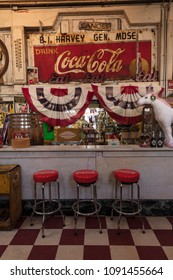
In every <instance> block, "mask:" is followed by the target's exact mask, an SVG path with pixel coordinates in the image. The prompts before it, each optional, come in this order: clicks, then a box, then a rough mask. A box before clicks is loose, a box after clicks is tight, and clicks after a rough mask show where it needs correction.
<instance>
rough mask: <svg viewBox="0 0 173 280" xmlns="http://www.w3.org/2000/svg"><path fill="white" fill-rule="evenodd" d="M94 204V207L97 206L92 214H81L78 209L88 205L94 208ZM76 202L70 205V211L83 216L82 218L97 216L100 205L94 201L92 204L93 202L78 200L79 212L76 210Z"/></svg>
mask: <svg viewBox="0 0 173 280" xmlns="http://www.w3.org/2000/svg"><path fill="white" fill-rule="evenodd" d="M95 203H96V206H97V209H95V210H94V211H93V212H81V211H80V209H81V208H82V207H87V204H89V205H90V206H91V205H92V207H95ZM77 204H78V203H77V202H75V203H74V204H73V205H72V209H73V211H74V212H75V213H76V214H78V215H83V216H92V215H94V214H97V213H98V212H99V211H100V209H101V204H100V203H99V202H98V201H96V202H94V200H80V201H79V210H78V209H77Z"/></svg>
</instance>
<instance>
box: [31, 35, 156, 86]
mask: <svg viewBox="0 0 173 280" xmlns="http://www.w3.org/2000/svg"><path fill="white" fill-rule="evenodd" d="M147 34H148V33H147ZM149 35H150V36H149V37H147V38H148V39H146V34H144V33H141V32H138V30H120V31H118V30H117V31H116V32H96V31H95V32H88V33H83V32H81V33H80V32H79V33H72V34H70V33H69V34H59V33H42V34H41V33H38V34H30V47H31V48H32V50H33V62H34V64H33V65H32V66H34V67H37V68H38V80H39V82H49V83H68V82H70V81H79V82H81V81H82V82H83V83H85V82H86V83H88V82H89V83H90V82H94V83H97V82H103V81H105V80H129V79H135V78H136V74H137V68H138V67H137V66H138V63H139V61H138V60H137V57H138V56H137V54H140V71H142V74H148V73H149V74H150V73H151V72H152V65H153V63H152V62H151V61H152V59H153V41H152V37H151V34H149ZM138 73H139V72H138ZM142 78H143V76H142ZM145 78H146V77H145ZM138 79H141V76H140V77H138ZM147 79H148V76H147ZM150 80H151V79H150Z"/></svg>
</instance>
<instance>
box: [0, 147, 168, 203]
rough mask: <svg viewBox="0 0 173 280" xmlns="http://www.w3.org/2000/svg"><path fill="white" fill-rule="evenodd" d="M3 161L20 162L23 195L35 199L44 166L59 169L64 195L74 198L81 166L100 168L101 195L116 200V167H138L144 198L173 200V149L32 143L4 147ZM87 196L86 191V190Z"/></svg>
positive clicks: (99, 191) (103, 197) (2, 152)
mask: <svg viewBox="0 0 173 280" xmlns="http://www.w3.org/2000/svg"><path fill="white" fill-rule="evenodd" d="M0 164H1V165H2V164H19V165H20V166H21V171H22V198H23V199H33V179H32V174H33V173H34V172H35V171H37V170H40V169H57V170H58V171H59V179H60V187H61V198H62V199H74V198H75V195H76V192H75V191H76V190H75V188H74V185H75V184H74V181H73V179H72V173H73V171H75V170H77V169H83V168H88V169H96V170H97V171H98V172H99V179H98V183H97V187H98V198H99V199H112V198H113V195H114V180H113V177H112V170H114V169H118V168H132V169H137V170H138V171H139V172H140V173H141V178H140V186H141V199H150V200H152V199H154V200H155V199H160V200H162V199H173V178H172V173H173V149H170V148H166V147H163V148H141V147H139V146H137V145H120V146H108V145H107V146H88V147H86V146H31V147H29V148H25V149H13V148H12V147H11V146H4V147H3V148H1V149H0ZM83 197H85V193H83Z"/></svg>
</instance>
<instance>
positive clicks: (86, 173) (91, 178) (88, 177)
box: [73, 169, 98, 184]
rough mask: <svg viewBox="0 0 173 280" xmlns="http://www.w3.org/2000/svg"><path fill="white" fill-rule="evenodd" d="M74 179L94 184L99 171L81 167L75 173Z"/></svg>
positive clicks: (78, 181) (80, 182)
mask: <svg viewBox="0 0 173 280" xmlns="http://www.w3.org/2000/svg"><path fill="white" fill-rule="evenodd" d="M73 179H74V180H75V181H76V182H77V183H79V184H82V183H83V184H85V183H86V184H92V183H94V182H96V181H97V179H98V172H97V171H96V170H91V169H81V170H77V171H75V172H74V173H73Z"/></svg>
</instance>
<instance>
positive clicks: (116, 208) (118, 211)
mask: <svg viewBox="0 0 173 280" xmlns="http://www.w3.org/2000/svg"><path fill="white" fill-rule="evenodd" d="M119 202H120V201H119V200H118V201H114V202H113V204H112V208H113V209H114V210H115V211H116V212H117V213H119V214H122V215H127V216H128V215H129V216H133V215H137V214H139V213H140V212H141V211H142V206H141V205H140V204H139V203H138V202H137V201H133V202H131V201H123V202H129V203H130V204H131V206H133V204H135V206H137V207H138V210H136V211H131V212H125V211H121V210H120V206H117V204H118V203H119Z"/></svg>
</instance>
